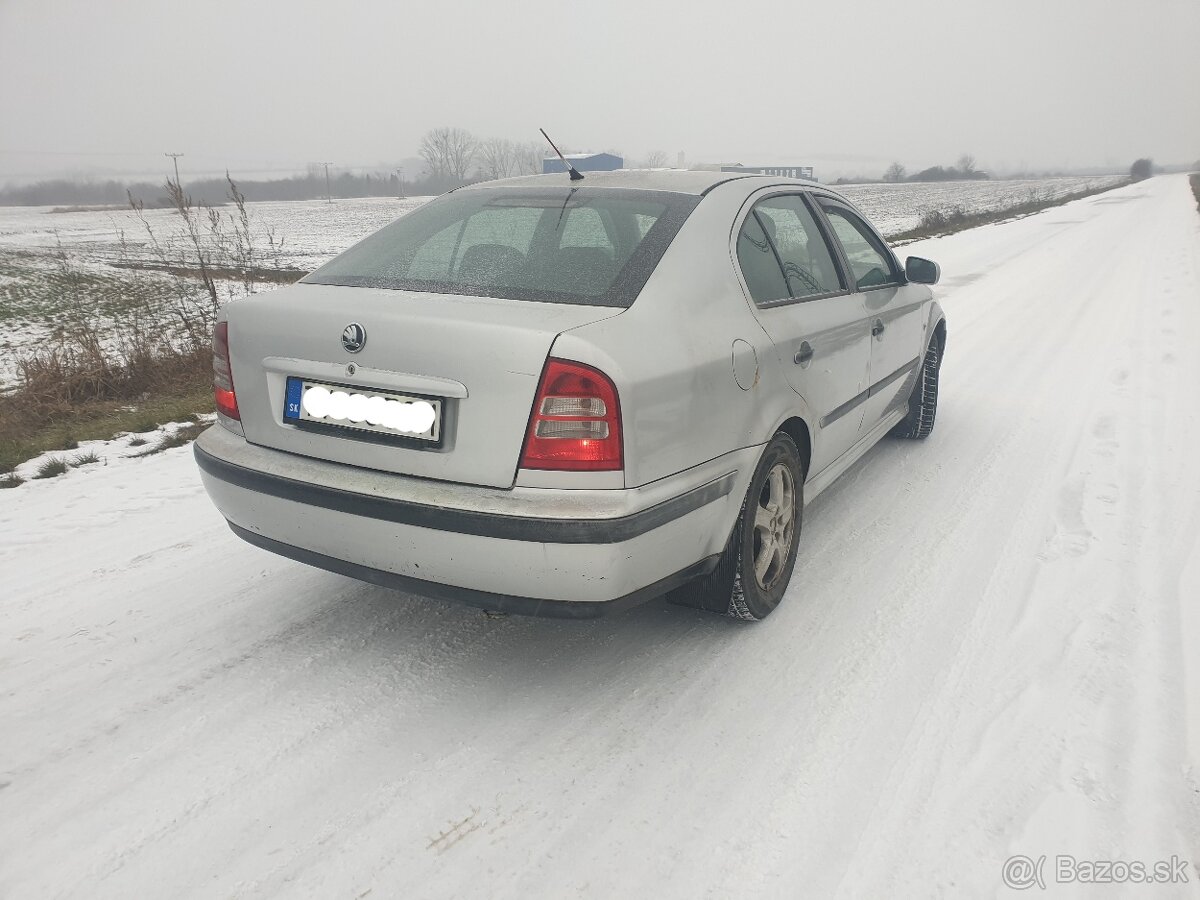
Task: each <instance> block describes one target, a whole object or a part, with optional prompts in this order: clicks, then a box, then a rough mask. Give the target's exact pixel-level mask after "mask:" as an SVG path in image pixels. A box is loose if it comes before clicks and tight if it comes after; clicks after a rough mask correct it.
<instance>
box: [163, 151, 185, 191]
mask: <svg viewBox="0 0 1200 900" xmlns="http://www.w3.org/2000/svg"><path fill="white" fill-rule="evenodd" d="M163 156H169V157H170V158H171V162H173V163H175V184H176V185H178V184H179V157H181V156H183V154H182V153H164V154H163Z"/></svg>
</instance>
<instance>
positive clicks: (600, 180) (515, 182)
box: [461, 169, 827, 194]
mask: <svg viewBox="0 0 1200 900" xmlns="http://www.w3.org/2000/svg"><path fill="white" fill-rule="evenodd" d="M582 174H583V176H584V179H583V181H575V182H572V181H570V180H569V179H570V176H569V175H568V174H567V173H566V172H551V173H550V174H548V175H523V176H519V177H516V178H501V179H499V180H498V181H482V182H479V183H477V184H473V185H470V187H468V188H462V189H461V190H469V189H470V188H482V187H486V188H492V187H551V186H557V185H568V184H569V185H572V186H574V187H585V186H586V187H608V188H630V189H634V190H642V191H672V192H674V193H678V194H704V193H706V192H708V191H709V190H711V189H712V188H714V187H716V186H717V185H718V184H724V183H725V182H727V181H744V182H746V184H745V185H744V186H745V187H746V189H747V193H750V192H751V191H754V190H756V189H757V188H759V187H766V186H767V185H770V184H794V185H797V186H800V187H821V188H824V189H827V188H825V185H817V184H816V183H815V182H812V181H802V180H800V179H798V178H782V177H778V176H774V175H756V174H750V173H743V172H709V171H692V170H689V169H618V170H617V171H615V172H584V173H582Z"/></svg>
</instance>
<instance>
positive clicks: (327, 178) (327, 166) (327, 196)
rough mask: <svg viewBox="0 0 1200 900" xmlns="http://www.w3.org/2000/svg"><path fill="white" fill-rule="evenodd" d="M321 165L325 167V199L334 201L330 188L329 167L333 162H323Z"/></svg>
mask: <svg viewBox="0 0 1200 900" xmlns="http://www.w3.org/2000/svg"><path fill="white" fill-rule="evenodd" d="M321 165H323V166H324V167H325V199H326V200H327V201H328V202H330V203H332V202H333V192H332V191H331V190H330V189H329V167H330V166H331V165H332V163H321Z"/></svg>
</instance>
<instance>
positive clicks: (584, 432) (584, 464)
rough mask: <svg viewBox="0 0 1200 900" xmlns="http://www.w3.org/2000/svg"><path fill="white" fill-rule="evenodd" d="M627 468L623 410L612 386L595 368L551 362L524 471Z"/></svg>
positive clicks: (536, 406)
mask: <svg viewBox="0 0 1200 900" xmlns="http://www.w3.org/2000/svg"><path fill="white" fill-rule="evenodd" d="M623 462H624V461H623V459H622V453H621V405H620V403H619V401H618V400H617V389H616V387H615V386H614V385H613V383H612V381H610V380H609V378H608V376H607V375H605V374H604V373H603V372H600V371H599V370H597V369H593V368H591V367H590V366H585V365H582V364H580V363H574V362H566V361H565V360H561V359H550V360H548V361H547V362H546V368H545V370H544V371H543V372H542V381H541V384H539V385H538V392H537V397H536V398H535V399H534V401H533V411H532V413H531V414H530V416H529V429H528V430H527V431H526V433H525V451H524V452H523V453H522V454H521V468H522V469H555V470H560V471H569V472H611V471H614V470H619V469H621V468H622V466H623Z"/></svg>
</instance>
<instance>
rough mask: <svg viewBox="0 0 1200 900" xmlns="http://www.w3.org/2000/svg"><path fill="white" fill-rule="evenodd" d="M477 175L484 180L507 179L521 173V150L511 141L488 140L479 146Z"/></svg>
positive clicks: (500, 139)
mask: <svg viewBox="0 0 1200 900" xmlns="http://www.w3.org/2000/svg"><path fill="white" fill-rule="evenodd" d="M477 157H478V160H479V174H481V175H482V176H483V177H484V178H507V177H508V176H509V175H517V174H522V173H521V148H520V147H519V146H518V145H516V144H514V143H513V142H512V141H506V140H504V139H502V138H490V139H488V140H486V141H482V142H481V143H480V144H479V152H478V154H477Z"/></svg>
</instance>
